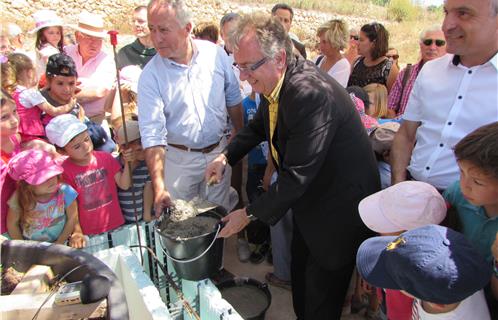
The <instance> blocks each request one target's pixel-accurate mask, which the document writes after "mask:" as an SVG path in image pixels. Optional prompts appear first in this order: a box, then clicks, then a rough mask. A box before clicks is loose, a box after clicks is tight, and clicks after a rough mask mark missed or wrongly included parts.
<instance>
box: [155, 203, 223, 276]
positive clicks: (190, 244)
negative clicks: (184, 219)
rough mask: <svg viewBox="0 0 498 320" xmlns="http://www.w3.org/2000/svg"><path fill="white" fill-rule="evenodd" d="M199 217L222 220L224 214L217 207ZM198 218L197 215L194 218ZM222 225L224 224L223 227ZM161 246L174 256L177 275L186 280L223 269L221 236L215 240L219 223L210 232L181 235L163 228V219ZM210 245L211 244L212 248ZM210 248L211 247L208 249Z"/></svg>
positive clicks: (158, 229)
mask: <svg viewBox="0 0 498 320" xmlns="http://www.w3.org/2000/svg"><path fill="white" fill-rule="evenodd" d="M198 216H204V217H212V218H216V219H218V220H221V217H222V215H221V214H220V213H218V212H217V211H215V210H210V211H207V212H204V213H202V214H200V215H198ZM192 219H195V218H192ZM219 227H220V228H221V225H220V226H219ZM155 229H156V231H157V233H158V234H159V240H160V242H161V246H162V247H163V248H164V249H165V250H166V253H167V254H168V256H169V257H170V259H171V262H172V264H173V267H174V268H175V271H176V274H177V275H178V276H179V277H180V278H182V279H186V280H191V281H199V280H203V279H206V278H209V277H212V276H214V275H215V274H217V273H218V272H219V270H220V269H221V268H222V262H223V244H224V241H223V239H221V238H218V239H215V237H216V235H217V231H218V225H217V226H216V228H215V229H214V230H212V231H211V232H209V233H205V234H201V235H198V236H194V237H189V238H181V239H179V238H177V237H175V236H173V235H170V234H167V233H166V232H165V231H163V230H161V229H160V221H158V222H157V223H156V225H155ZM209 246H211V247H210V248H209ZM208 248H209V250H208Z"/></svg>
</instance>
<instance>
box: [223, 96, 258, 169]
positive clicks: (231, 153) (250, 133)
mask: <svg viewBox="0 0 498 320" xmlns="http://www.w3.org/2000/svg"><path fill="white" fill-rule="evenodd" d="M267 110H268V105H267V104H266V103H264V102H263V101H262V102H261V104H260V106H259V108H258V110H257V111H256V114H255V115H254V118H253V119H252V120H251V121H249V123H248V124H247V125H246V126H245V127H244V128H242V130H240V131H239V132H237V134H236V135H235V137H234V138H233V139H232V141H231V142H230V144H229V145H228V146H227V147H226V149H225V150H224V151H223V153H224V154H225V156H226V157H227V159H228V164H230V165H231V166H234V165H235V164H236V163H237V162H238V161H239V160H240V159H242V158H243V157H244V156H245V155H246V154H247V153H249V151H251V150H252V149H253V148H254V147H256V146H257V145H258V144H260V143H261V142H262V141H265V140H266V135H265V126H264V116H263V113H264V112H268V111H267Z"/></svg>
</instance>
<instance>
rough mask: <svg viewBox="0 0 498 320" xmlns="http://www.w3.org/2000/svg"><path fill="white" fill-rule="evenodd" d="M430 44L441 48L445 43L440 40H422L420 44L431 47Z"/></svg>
mask: <svg viewBox="0 0 498 320" xmlns="http://www.w3.org/2000/svg"><path fill="white" fill-rule="evenodd" d="M432 42H435V43H436V46H437V47H442V46H444V45H445V44H446V41H444V40H441V39H424V40H422V43H423V44H424V45H426V46H430V45H432Z"/></svg>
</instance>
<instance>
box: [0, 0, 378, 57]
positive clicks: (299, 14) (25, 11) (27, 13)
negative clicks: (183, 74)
mask: <svg viewBox="0 0 498 320" xmlns="http://www.w3.org/2000/svg"><path fill="white" fill-rule="evenodd" d="M142 4H147V2H144V1H143V0H142V1H141V0H118V1H116V0H2V2H1V3H0V9H1V11H2V20H3V21H2V22H5V21H12V22H15V23H17V24H19V25H20V26H21V27H22V28H24V29H25V30H30V29H32V28H33V25H34V21H33V18H32V17H31V14H33V13H34V12H36V11H38V10H40V9H52V10H55V11H56V12H57V13H58V14H59V16H60V17H62V18H63V19H64V21H65V22H66V23H68V24H75V23H76V20H77V16H78V13H79V12H81V11H82V10H88V11H90V12H97V13H100V14H102V15H103V16H104V17H105V20H106V24H107V26H106V27H108V28H109V29H116V30H118V31H120V33H129V32H130V26H129V23H130V14H131V12H132V10H133V8H134V7H136V6H138V5H142ZM186 4H187V6H188V7H189V8H190V9H191V10H192V12H193V17H194V22H200V21H219V20H220V18H221V17H222V16H223V14H225V13H227V12H232V11H234V12H240V13H243V12H249V11H253V10H259V11H266V12H269V11H270V9H271V5H265V4H251V5H248V4H244V5H242V4H239V3H235V2H229V1H222V0H197V1H196V0H186ZM331 18H341V19H344V20H346V21H347V22H348V24H349V25H350V26H351V27H359V26H361V25H362V24H364V23H368V22H370V21H371V19H370V18H368V17H357V16H354V17H349V16H338V15H335V16H333V15H331V14H328V13H322V12H315V11H305V10H295V17H294V23H293V29H292V30H291V31H292V32H294V33H295V34H297V35H298V36H299V37H300V38H301V40H303V41H304V42H305V44H306V45H307V47H308V48H309V47H311V46H312V45H313V44H314V41H315V36H314V34H315V30H316V28H317V27H318V26H319V25H320V24H321V23H322V22H324V21H326V20H328V19H331Z"/></svg>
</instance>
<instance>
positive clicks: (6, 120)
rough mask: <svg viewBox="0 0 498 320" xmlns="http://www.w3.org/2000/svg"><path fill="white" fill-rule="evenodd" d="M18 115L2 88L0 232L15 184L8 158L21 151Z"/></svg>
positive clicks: (5, 223)
mask: <svg viewBox="0 0 498 320" xmlns="http://www.w3.org/2000/svg"><path fill="white" fill-rule="evenodd" d="M18 128H19V117H18V116H17V111H16V104H15V102H14V100H12V97H11V96H10V95H9V94H8V93H7V92H5V91H4V90H2V92H1V94H0V149H1V155H2V160H1V162H0V198H1V200H2V201H1V207H0V234H4V233H5V232H7V209H8V207H7V200H8V199H9V198H10V196H11V195H12V193H14V190H15V189H16V185H15V182H14V180H12V178H11V177H10V176H9V175H8V174H7V164H8V163H9V160H10V158H12V157H13V156H14V155H16V154H17V153H19V152H20V151H21V144H20V142H21V139H20V137H19V134H18V133H17V129H18Z"/></svg>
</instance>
